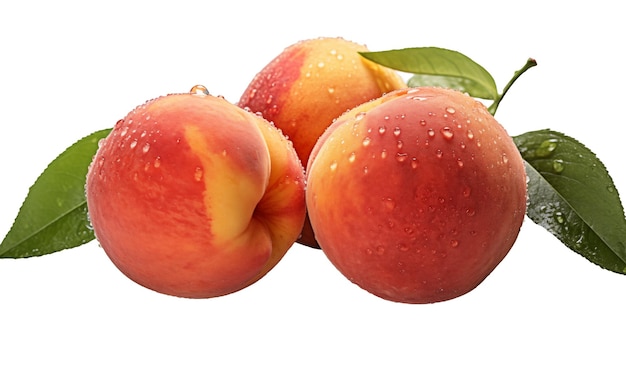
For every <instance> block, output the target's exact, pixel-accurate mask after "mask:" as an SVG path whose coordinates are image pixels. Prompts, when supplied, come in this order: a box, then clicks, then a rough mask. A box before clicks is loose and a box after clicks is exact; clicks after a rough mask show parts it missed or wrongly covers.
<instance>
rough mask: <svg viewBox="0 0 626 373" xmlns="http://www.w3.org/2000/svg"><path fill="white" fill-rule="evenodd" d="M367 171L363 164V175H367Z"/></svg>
mask: <svg viewBox="0 0 626 373" xmlns="http://www.w3.org/2000/svg"><path fill="white" fill-rule="evenodd" d="M368 172H369V169H368V168H367V166H363V175H367V173H368Z"/></svg>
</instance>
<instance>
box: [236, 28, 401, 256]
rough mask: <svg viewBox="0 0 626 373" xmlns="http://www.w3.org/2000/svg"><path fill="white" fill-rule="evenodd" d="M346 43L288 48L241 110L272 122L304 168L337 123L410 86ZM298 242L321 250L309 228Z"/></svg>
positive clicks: (249, 91) (255, 83)
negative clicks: (356, 109) (349, 112)
mask: <svg viewBox="0 0 626 373" xmlns="http://www.w3.org/2000/svg"><path fill="white" fill-rule="evenodd" d="M360 51H367V47H366V46H365V45H361V44H358V43H355V42H351V41H348V40H346V39H343V38H332V37H326V38H316V39H307V40H303V41H300V42H298V43H295V44H293V45H291V46H289V47H287V48H286V49H285V50H284V51H282V53H280V54H279V55H278V56H277V57H276V58H275V59H273V60H272V61H271V62H270V63H269V64H268V65H266V66H265V67H264V68H263V69H262V70H261V71H260V72H259V73H258V74H257V75H256V76H255V77H254V79H253V80H252V81H251V82H250V84H249V86H248V87H247V88H246V90H245V91H244V93H243V94H242V96H241V98H240V100H239V102H238V105H239V106H241V107H243V108H249V109H250V110H251V111H252V112H258V113H261V114H262V116H263V117H264V118H265V119H267V120H269V121H271V122H273V123H274V124H275V125H276V126H277V127H278V128H280V129H281V130H282V131H283V133H284V134H285V135H286V136H287V137H288V138H289V139H290V140H291V141H292V142H293V145H294V147H295V149H296V152H297V153H298V155H299V156H300V159H301V161H302V164H303V165H306V163H307V160H308V158H309V154H310V152H311V149H313V146H314V145H315V142H316V141H317V139H318V138H319V136H320V135H321V134H322V133H323V132H324V130H325V129H326V128H327V127H328V126H329V125H330V124H331V123H332V121H333V119H335V118H336V117H338V116H339V115H341V114H343V113H344V112H345V111H346V110H348V109H351V108H353V107H354V106H357V105H359V104H362V103H364V102H366V101H369V100H372V99H375V98H378V97H380V96H381V95H382V94H383V93H386V92H389V91H392V90H395V89H399V88H404V87H406V84H405V82H404V81H403V80H402V78H401V77H400V76H399V75H398V74H397V73H396V72H395V71H393V70H391V69H388V68H385V67H382V66H380V65H377V64H374V63H372V62H370V61H368V60H366V59H365V58H363V57H361V56H360V55H359V54H358V52H360ZM299 242H302V243H305V244H308V245H309V246H317V245H316V243H315V240H314V239H313V237H312V236H311V231H310V226H309V225H308V224H306V225H305V231H304V232H303V238H302V239H301V240H299Z"/></svg>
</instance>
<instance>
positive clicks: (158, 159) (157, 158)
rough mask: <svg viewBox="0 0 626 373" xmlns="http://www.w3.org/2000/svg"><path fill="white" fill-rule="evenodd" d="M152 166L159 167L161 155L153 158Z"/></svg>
mask: <svg viewBox="0 0 626 373" xmlns="http://www.w3.org/2000/svg"><path fill="white" fill-rule="evenodd" d="M153 166H154V168H159V167H161V157H156V158H155V159H154V163H153Z"/></svg>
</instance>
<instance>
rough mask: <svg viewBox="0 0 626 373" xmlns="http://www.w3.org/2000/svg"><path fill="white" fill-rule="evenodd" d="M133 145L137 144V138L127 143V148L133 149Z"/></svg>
mask: <svg viewBox="0 0 626 373" xmlns="http://www.w3.org/2000/svg"><path fill="white" fill-rule="evenodd" d="M135 146H137V140H133V141H132V142H131V143H130V145H128V147H129V148H131V149H135Z"/></svg>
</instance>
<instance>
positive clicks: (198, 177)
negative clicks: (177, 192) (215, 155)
mask: <svg viewBox="0 0 626 373" xmlns="http://www.w3.org/2000/svg"><path fill="white" fill-rule="evenodd" d="M203 175H204V171H202V168H201V167H196V170H195V171H194V173H193V178H194V180H196V181H200V180H202V176H203Z"/></svg>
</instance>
